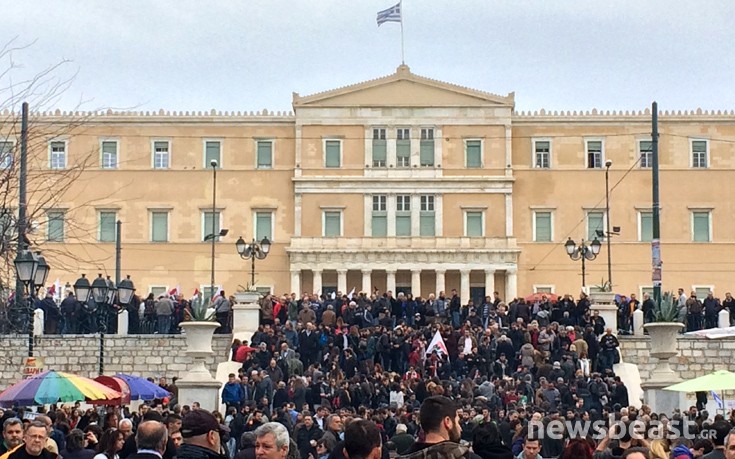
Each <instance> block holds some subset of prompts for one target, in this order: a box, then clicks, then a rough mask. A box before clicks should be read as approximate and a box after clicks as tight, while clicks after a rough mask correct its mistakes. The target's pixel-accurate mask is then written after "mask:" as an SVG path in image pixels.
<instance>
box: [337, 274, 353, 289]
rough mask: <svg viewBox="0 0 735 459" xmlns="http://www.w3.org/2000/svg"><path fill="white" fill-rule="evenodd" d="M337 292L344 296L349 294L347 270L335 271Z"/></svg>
mask: <svg viewBox="0 0 735 459" xmlns="http://www.w3.org/2000/svg"><path fill="white" fill-rule="evenodd" d="M337 291H339V292H342V293H344V294H345V295H346V294H348V293H350V292H348V291H347V270H346V269H338V270H337Z"/></svg>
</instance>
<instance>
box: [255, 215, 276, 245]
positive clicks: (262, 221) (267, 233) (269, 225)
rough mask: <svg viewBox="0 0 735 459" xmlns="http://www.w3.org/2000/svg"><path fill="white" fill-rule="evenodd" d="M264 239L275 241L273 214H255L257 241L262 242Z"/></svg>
mask: <svg viewBox="0 0 735 459" xmlns="http://www.w3.org/2000/svg"><path fill="white" fill-rule="evenodd" d="M264 237H267V238H268V239H269V240H271V241H272V240H273V212H256V213H255V240H256V241H262V240H263V238H264Z"/></svg>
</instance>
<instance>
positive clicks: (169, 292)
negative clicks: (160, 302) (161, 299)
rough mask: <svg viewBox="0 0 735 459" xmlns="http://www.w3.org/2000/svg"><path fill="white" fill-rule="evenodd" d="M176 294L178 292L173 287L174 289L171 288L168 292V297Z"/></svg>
mask: <svg viewBox="0 0 735 459" xmlns="http://www.w3.org/2000/svg"><path fill="white" fill-rule="evenodd" d="M177 293H178V290H177V289H176V287H174V288H172V289H171V290H169V291H168V296H174V295H176V294H177Z"/></svg>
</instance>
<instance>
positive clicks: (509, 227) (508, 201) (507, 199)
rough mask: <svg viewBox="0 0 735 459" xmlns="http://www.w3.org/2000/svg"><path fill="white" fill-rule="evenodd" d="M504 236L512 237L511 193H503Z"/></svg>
mask: <svg viewBox="0 0 735 459" xmlns="http://www.w3.org/2000/svg"><path fill="white" fill-rule="evenodd" d="M505 237H513V195H512V194H511V193H505Z"/></svg>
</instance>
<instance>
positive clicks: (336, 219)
mask: <svg viewBox="0 0 735 459" xmlns="http://www.w3.org/2000/svg"><path fill="white" fill-rule="evenodd" d="M341 235H342V213H341V212H339V211H335V210H331V211H325V212H324V236H325V237H340V236H341Z"/></svg>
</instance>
